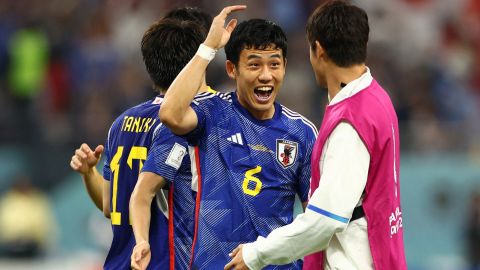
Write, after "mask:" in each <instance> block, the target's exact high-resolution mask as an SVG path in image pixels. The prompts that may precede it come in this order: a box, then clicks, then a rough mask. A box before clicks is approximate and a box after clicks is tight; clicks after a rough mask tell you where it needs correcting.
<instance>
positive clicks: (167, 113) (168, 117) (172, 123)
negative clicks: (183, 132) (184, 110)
mask: <svg viewBox="0 0 480 270" xmlns="http://www.w3.org/2000/svg"><path fill="white" fill-rule="evenodd" d="M158 116H159V118H160V121H161V122H162V123H163V124H164V125H166V126H167V127H168V128H169V129H171V130H172V131H175V130H178V129H180V128H181V119H182V115H181V114H180V113H175V112H174V110H172V109H170V108H169V107H168V106H164V105H163V104H162V106H160V111H159V112H158Z"/></svg>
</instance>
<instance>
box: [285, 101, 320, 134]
mask: <svg viewBox="0 0 480 270" xmlns="http://www.w3.org/2000/svg"><path fill="white" fill-rule="evenodd" d="M282 114H283V115H285V116H286V117H288V118H290V119H299V120H301V121H302V122H303V123H304V124H306V125H307V126H309V127H310V128H311V129H312V131H313V133H314V134H315V137H317V135H318V130H317V127H315V125H314V124H313V123H312V122H311V121H310V120H308V119H307V118H306V117H305V116H303V115H301V114H299V113H297V112H294V111H292V110H290V109H289V108H287V107H285V106H283V105H282Z"/></svg>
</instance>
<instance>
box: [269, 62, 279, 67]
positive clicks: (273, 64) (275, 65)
mask: <svg viewBox="0 0 480 270" xmlns="http://www.w3.org/2000/svg"><path fill="white" fill-rule="evenodd" d="M270 65H271V66H272V67H273V68H278V67H280V62H272V63H271V64H270Z"/></svg>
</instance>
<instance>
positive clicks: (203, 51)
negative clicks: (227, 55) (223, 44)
mask: <svg viewBox="0 0 480 270" xmlns="http://www.w3.org/2000/svg"><path fill="white" fill-rule="evenodd" d="M216 53H217V50H215V49H212V48H210V47H208V46H207V45H204V44H203V43H202V44H200V47H198V50H197V53H196V55H198V56H200V57H201V58H203V59H205V60H208V61H212V59H213V58H214V57H215V54H216Z"/></svg>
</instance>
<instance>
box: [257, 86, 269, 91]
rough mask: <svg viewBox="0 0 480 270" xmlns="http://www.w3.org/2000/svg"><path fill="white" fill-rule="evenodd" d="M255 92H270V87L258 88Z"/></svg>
mask: <svg viewBox="0 0 480 270" xmlns="http://www.w3.org/2000/svg"><path fill="white" fill-rule="evenodd" d="M257 90H260V91H270V90H272V87H268V86H264V87H258V88H257Z"/></svg>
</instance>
